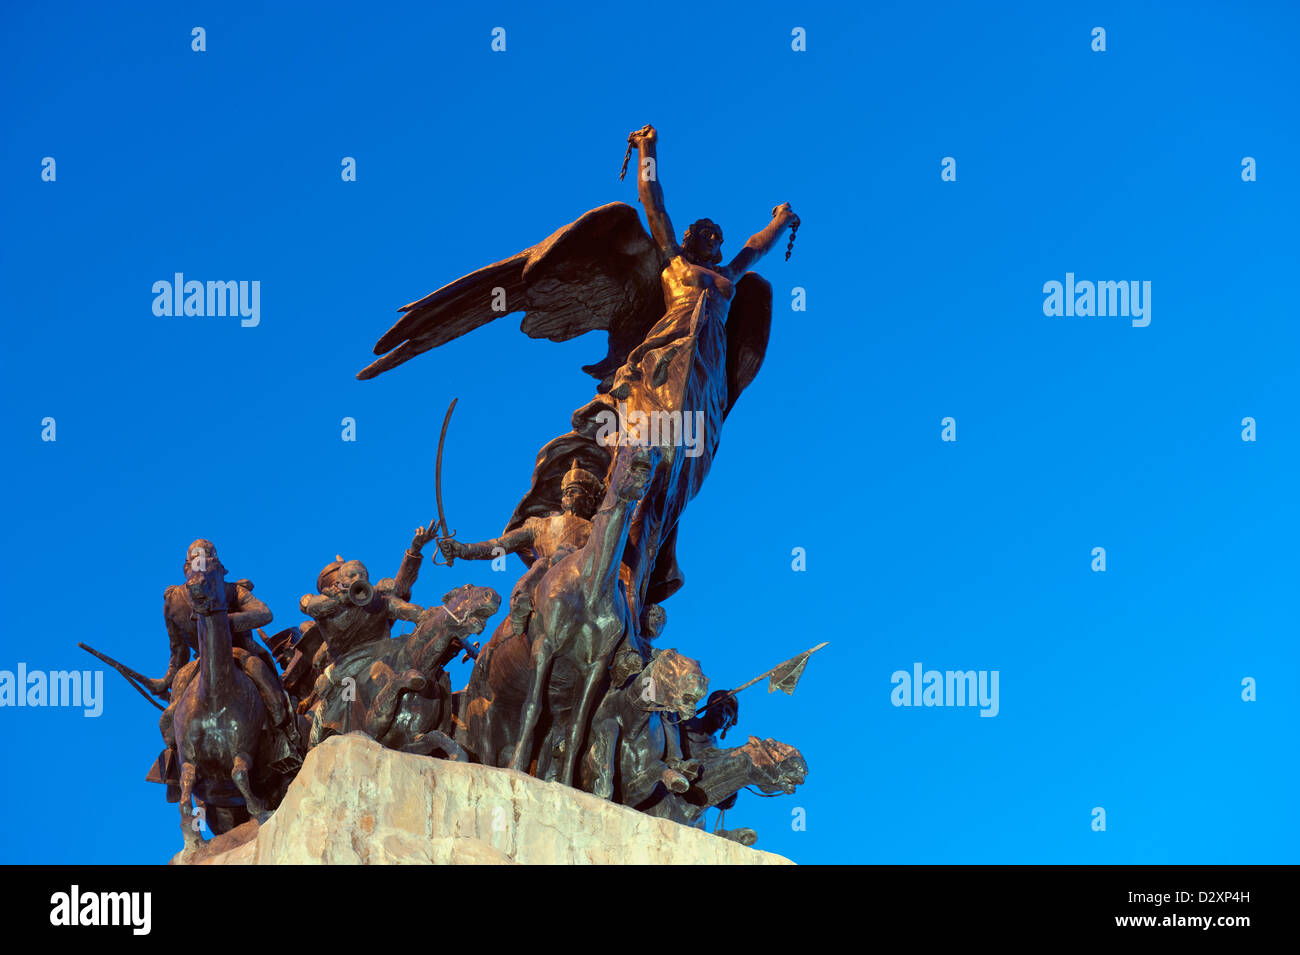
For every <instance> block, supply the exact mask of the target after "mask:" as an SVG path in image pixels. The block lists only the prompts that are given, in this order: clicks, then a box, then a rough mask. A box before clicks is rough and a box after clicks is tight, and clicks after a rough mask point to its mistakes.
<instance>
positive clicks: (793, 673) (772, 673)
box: [695, 643, 827, 716]
mask: <svg viewBox="0 0 1300 955" xmlns="http://www.w3.org/2000/svg"><path fill="white" fill-rule="evenodd" d="M826 645H827V644H826V643H819V644H817V646H815V647H813V648H812V649H810V650H805V651H804V652H803V653H801V654H799V655H798V656H795V657H791V658H790V659H789V660H786V661H785V662H784V663H778V664H777V665H776V666H774V667H772V669H770V670H768V671H767V672H766V673H760V674H759V675H758V676H756V677H754V679H752V680H750V681H749V682H748V683H742V684H741V685H740V686H738V687H736V688H735V689H734V690H728V691H727V693H726V695H725V696H720V697H718V698H717V699H716V700H714V701H713V702H712V703H706V704H704V705H703V706H701V707H700V708H699V709H698V710H696V711H695V715H696V716H699V715H700V714H701V713H703V712H704V711H705V710H707V709H708V708H709V707H710V706H715V705H716V704H718V703H721V702H722V701H723V700H727V699H730V698H731V697H733V696H735V695H736V694H737V693H739V692H740V691H741V690H746V689H749V687H751V686H753V685H754V684H755V683H757V682H758V681H759V680H761V679H763V677H771V679H770V680H768V683H767V692H769V693H772V692H775V691H776V690H780V691H781V692H782V693H784V694H786V695H787V696H789V695H790V694H792V693H794V688H795V686H796V685H798V683H799V678H800V677H801V676H803V671H804V668H805V667H807V666H808V658H809V657H811V656H812V655H813V654H814V653H816V652H817V651H818V650H820V649H821V648H822V647H824V646H826Z"/></svg>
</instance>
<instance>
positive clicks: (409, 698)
mask: <svg viewBox="0 0 1300 955" xmlns="http://www.w3.org/2000/svg"><path fill="white" fill-rule="evenodd" d="M442 601H443V602H442V606H440V607H430V608H428V609H427V610H425V611H424V612H423V613H422V614H420V618H419V621H418V622H417V623H416V627H415V631H414V632H413V633H411V634H408V635H406V636H401V637H390V638H387V639H383V640H377V641H375V642H373V643H370V644H367V645H365V647H363V648H358V650H357V651H354V652H355V653H356V655H357V657H358V660H357V666H355V667H353V668H352V671H350V672H355V673H356V674H357V676H356V677H355V683H354V690H355V698H356V700H357V702H358V709H359V710H360V712H361V713H362V716H361V718H360V720H359V721H358V722H359V726H358V727H357V728H358V729H360V730H362V731H363V732H365V733H366V734H367V735H368V736H370V737H371V738H372V739H374V740H376V741H377V742H379V743H382V744H383V745H384V746H387V747H388V748H389V749H396V750H401V751H402V752H405V753H417V754H419V755H421V756H433V755H435V754H437V755H439V756H441V757H442V758H444V759H452V760H459V761H461V762H468V761H469V757H468V755H467V754H466V753H465V750H464V749H462V748H461V747H460V745H459V744H458V743H456V741H455V740H454V739H452V737H451V735H450V734H451V731H452V727H453V716H454V708H453V703H452V699H453V695H452V691H451V681H450V679H449V678H448V676H447V672H446V670H445V669H444V667H446V665H447V664H448V663H450V662H451V661H452V660H453V659H455V658H456V656H457V655H458V654H460V653H461V652H462V651H464V652H467V653H471V654H472V653H473V652H474V650H473V647H472V646H471V643H470V639H469V638H470V637H471V636H472V635H475V634H479V633H482V632H483V627H484V625H485V624H486V623H487V619H488V618H489V617H491V616H492V615H493V614H494V613H496V611H497V608H498V607H499V606H500V605H501V595H500V594H498V593H497V592H496V591H495V590H493V589H491V588H490V587H477V586H474V585H471V584H465V585H464V586H461V587H457V588H456V589H455V590H452V591H450V592H449V593H447V594H445V595H444V596H443V598H442ZM327 682H328V681H327Z"/></svg>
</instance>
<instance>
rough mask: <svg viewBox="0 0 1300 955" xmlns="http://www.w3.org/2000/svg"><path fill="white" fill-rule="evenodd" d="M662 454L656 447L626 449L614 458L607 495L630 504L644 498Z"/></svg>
mask: <svg viewBox="0 0 1300 955" xmlns="http://www.w3.org/2000/svg"><path fill="white" fill-rule="evenodd" d="M662 460H663V452H662V451H660V450H659V449H658V448H656V447H648V448H637V447H628V448H626V449H625V450H624V451H623V453H621V454H616V455H615V456H614V466H613V470H612V472H611V473H610V476H609V491H608V493H609V494H612V495H614V497H615V498H617V499H618V500H619V501H622V502H623V503H629V504H630V503H632V502H634V501H639V500H641V498H643V497H645V494H646V491H648V490H649V489H650V482H651V481H652V480H653V479H654V476H655V471H656V470H657V469H658V467H659V462H660V461H662Z"/></svg>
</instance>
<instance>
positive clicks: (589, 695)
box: [558, 662, 604, 786]
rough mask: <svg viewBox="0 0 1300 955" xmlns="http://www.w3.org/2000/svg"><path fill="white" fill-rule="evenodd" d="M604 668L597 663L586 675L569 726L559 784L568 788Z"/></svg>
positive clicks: (594, 705)
mask: <svg viewBox="0 0 1300 955" xmlns="http://www.w3.org/2000/svg"><path fill="white" fill-rule="evenodd" d="M603 670H604V667H602V666H601V665H600V663H599V662H598V663H596V664H595V665H594V666H592V668H591V669H590V670H588V671H587V673H586V674H585V679H584V680H583V681H582V696H581V697H579V699H578V710H577V712H576V713H575V714H574V719H573V722H572V723H571V725H570V726H569V732H568V743H567V745H566V746H565V749H564V759H563V761H562V762H561V763H560V775H559V779H558V782H561V783H564V785H566V786H572V785H573V765H574V763H575V762H576V761H577V758H578V744H579V743H581V742H582V734H583V733H584V732H585V731H586V729H587V721H588V720H589V719H591V714H592V711H593V710H594V709H595V708H596V686H597V684H598V683H599V682H600V677H601V673H602V671H603Z"/></svg>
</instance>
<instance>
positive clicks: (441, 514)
mask: <svg viewBox="0 0 1300 955" xmlns="http://www.w3.org/2000/svg"><path fill="white" fill-rule="evenodd" d="M458 401H460V399H459V398H452V399H451V404H449V405H448V406H447V414H446V415H444V416H443V419H442V433H441V434H439V435H438V460H437V463H436V464H435V465H434V472H433V491H434V494H435V495H436V496H437V501H438V526H439V527H440V528H442V534H441V535H439V536H440V537H441V538H444V539H445V538H448V537H455V536H456V532H455V531H450V532H449V531H448V530H447V515H446V512H445V511H443V509H442V448H443V445H444V444H446V443H447V425H449V424H451V413H452V412H453V411H455V410H456V402H458ZM439 553H441V549H440V550H439ZM445 559H446V561H447V564H446V566H448V567H450V566H451V565H452V564H454V563H456V558H455V557H447V558H445ZM433 562H434V563H435V564H436V563H437V562H438V554H434V560H433Z"/></svg>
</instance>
